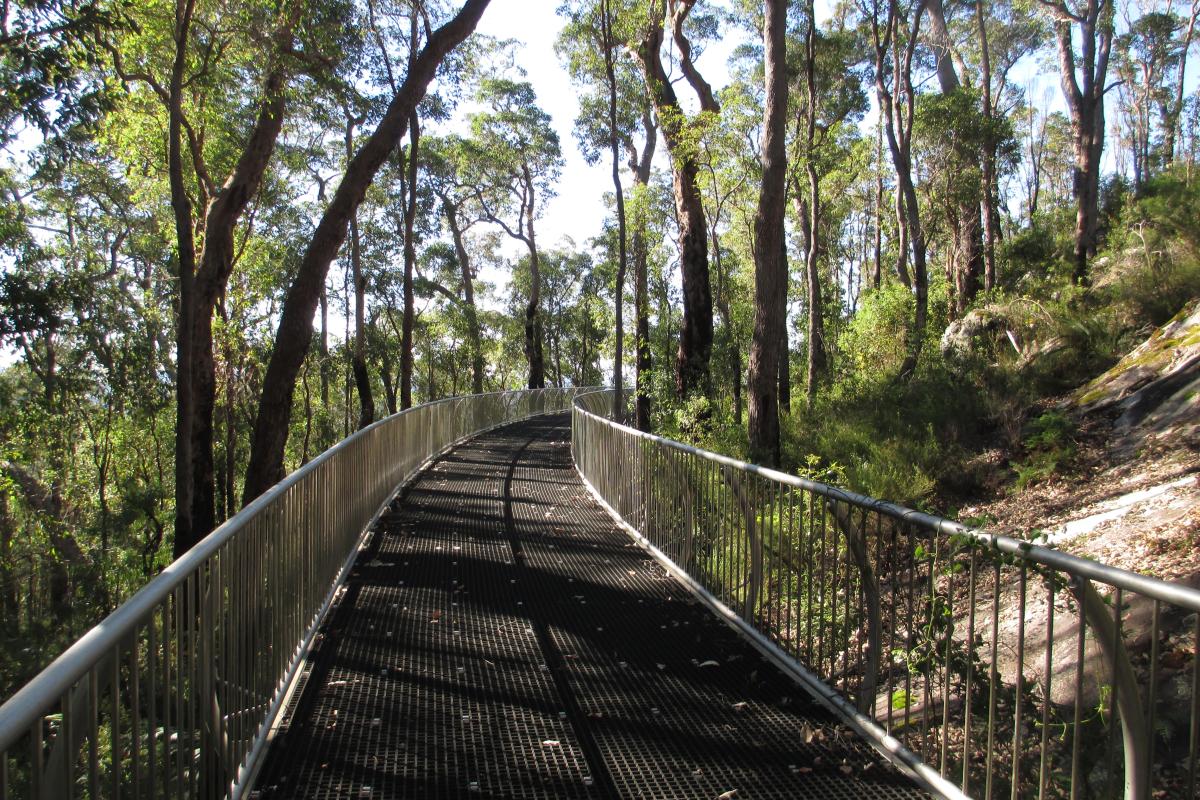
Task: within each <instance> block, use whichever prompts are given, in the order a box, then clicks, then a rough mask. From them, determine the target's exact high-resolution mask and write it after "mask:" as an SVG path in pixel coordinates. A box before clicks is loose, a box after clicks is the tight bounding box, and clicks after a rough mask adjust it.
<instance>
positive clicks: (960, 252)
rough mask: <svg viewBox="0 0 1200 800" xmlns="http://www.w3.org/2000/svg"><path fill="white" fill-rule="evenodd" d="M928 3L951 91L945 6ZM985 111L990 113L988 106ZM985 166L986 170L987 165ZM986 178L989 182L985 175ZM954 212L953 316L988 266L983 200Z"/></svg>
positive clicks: (954, 83) (942, 73)
mask: <svg viewBox="0 0 1200 800" xmlns="http://www.w3.org/2000/svg"><path fill="white" fill-rule="evenodd" d="M925 3H926V9H925V10H926V11H927V12H928V14H929V29H930V38H931V40H932V44H933V50H934V53H935V57H936V60H937V76H938V85H939V86H940V87H941V90H942V94H943V95H951V94H954V93H955V92H958V91H960V89H961V83H960V81H959V78H958V73H956V72H955V71H954V60H953V58H952V52H953V48H952V44H951V40H950V31H949V29H948V28H947V27H946V15H945V10H944V9H943V8H942V0H925ZM918 13H919V12H918ZM983 59H984V64H985V67H984V69H985V72H987V73H988V77H987V78H986V79H984V92H985V94H987V93H989V92H990V87H991V75H990V69H989V68H988V67H987V66H986V65H987V53H986V50H985V52H984V56H983ZM985 106H986V103H985ZM984 113H985V114H986V113H987V112H986V108H985V112H984ZM984 169H985V170H986V167H985V168H984ZM984 182H985V183H986V177H985V179H984ZM985 194H986V189H985ZM952 213H953V214H954V216H955V217H956V219H955V222H956V225H955V226H954V227H955V239H956V245H955V248H954V253H955V255H954V257H953V258H952V260H951V263H950V264H949V268H950V273H951V277H952V279H953V284H952V286H953V290H954V293H953V301H952V308H951V311H952V312H953V314H954V316H956V317H961V316H963V315H964V314H966V313H967V308H968V306H970V304H971V303H972V301H974V299H975V296H976V295H977V294H978V293H979V286H980V281H981V279H982V278H983V274H984V270H985V266H984V252H983V251H984V248H983V235H982V228H981V226H980V224H979V216H980V204H979V202H974V201H971V200H967V199H964V200H962V201H960V202H959V203H958V204H957V207H956V208H955V209H954V210H953V212H952Z"/></svg>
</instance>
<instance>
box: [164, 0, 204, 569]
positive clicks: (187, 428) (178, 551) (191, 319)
mask: <svg viewBox="0 0 1200 800" xmlns="http://www.w3.org/2000/svg"><path fill="white" fill-rule="evenodd" d="M194 9H195V2H194V0H176V3H175V28H174V34H173V37H174V40H175V60H174V63H173V64H172V66H171V82H170V86H169V88H168V93H169V97H168V101H167V116H168V122H167V173H168V177H169V180H170V185H171V210H172V211H173V212H174V215H175V241H176V258H175V261H176V265H177V266H178V268H179V319H178V324H177V330H176V345H175V382H176V383H175V408H176V417H175V545H174V552H175V556H176V557H177V558H178V557H179V556H181V555H183V554H184V553H186V552H187V551H188V550H190V549H191V547H192V545H193V544H195V543H196V541H197V537H196V535H195V533H194V532H193V529H192V503H193V498H194V497H195V488H194V485H193V477H192V476H193V465H192V452H193V451H192V430H193V427H194V417H195V404H196V398H195V387H194V383H193V380H192V359H193V352H194V348H193V342H194V337H195V331H194V330H193V328H194V324H195V312H196V298H195V280H196V243H195V239H194V236H193V231H192V201H191V198H189V197H188V193H187V187H186V186H184V176H183V142H182V137H183V77H184V71H185V70H186V68H187V43H188V38H189V35H190V30H191V24H192V12H193V10H194Z"/></svg>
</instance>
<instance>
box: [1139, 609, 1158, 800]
mask: <svg viewBox="0 0 1200 800" xmlns="http://www.w3.org/2000/svg"><path fill="white" fill-rule="evenodd" d="M1161 611H1162V604H1161V602H1160V601H1159V600H1157V599H1156V600H1155V601H1154V604H1153V606H1152V607H1151V612H1150V613H1151V618H1150V678H1149V681H1148V682H1147V684H1146V732H1147V733H1148V734H1149V735H1150V741H1149V742H1147V745H1146V749H1147V756H1146V763H1147V764H1151V765H1153V764H1154V745H1155V740H1156V739H1157V738H1158V733H1157V732H1156V731H1155V729H1154V726H1155V721H1156V720H1155V707H1156V706H1157V705H1158V657H1159V641H1158V639H1159V635H1160V631H1159V622H1160V612H1161ZM1153 773H1154V770H1153V769H1148V770H1146V776H1145V781H1144V782H1143V784H1142V786H1141V790H1142V795H1143V796H1144V797H1150V796H1151V788H1152V785H1153V783H1154V777H1153Z"/></svg>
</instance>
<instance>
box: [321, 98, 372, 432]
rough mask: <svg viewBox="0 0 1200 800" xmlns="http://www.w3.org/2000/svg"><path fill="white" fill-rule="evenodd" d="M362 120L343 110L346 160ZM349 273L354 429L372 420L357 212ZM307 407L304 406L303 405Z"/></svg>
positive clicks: (352, 222) (352, 226) (352, 225)
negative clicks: (355, 409)
mask: <svg viewBox="0 0 1200 800" xmlns="http://www.w3.org/2000/svg"><path fill="white" fill-rule="evenodd" d="M361 122H362V120H361V119H355V118H354V117H353V116H352V115H351V113H350V111H349V109H347V111H346V160H347V161H349V160H350V158H351V157H352V156H353V155H354V128H355V126H356V125H358V124H360V123H361ZM350 275H351V278H350V279H351V280H352V281H353V282H354V352H353V353H352V354H351V356H350V371H351V372H352V373H353V374H354V388H355V389H356V390H357V392H358V429H359V430H362V429H363V428H365V427H367V426H368V425H370V424H371V423H372V422H374V421H375V393H374V392H373V391H372V389H371V374H370V373H369V372H368V371H367V279H366V276H365V275H363V271H362V240H361V239H360V238H359V235H358V219H357V215H351V217H350ZM306 410H307V409H306Z"/></svg>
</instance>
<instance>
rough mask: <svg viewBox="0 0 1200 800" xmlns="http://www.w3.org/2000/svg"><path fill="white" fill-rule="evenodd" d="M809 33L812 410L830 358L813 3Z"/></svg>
mask: <svg viewBox="0 0 1200 800" xmlns="http://www.w3.org/2000/svg"><path fill="white" fill-rule="evenodd" d="M807 10H808V30H807V31H806V33H805V37H804V85H805V92H806V94H807V95H808V97H807V102H806V103H805V104H804V105H805V108H804V112H805V113H804V143H805V158H804V161H805V165H804V171H805V174H806V175H807V176H808V186H807V189H808V200H807V202H804V203H800V202H799V198H800V196H801V193H800V186H799V181H798V180H797V181H796V183H797V185H796V187H795V188H796V198H797V205H798V210H799V211H800V227H801V230H802V231H803V232H804V238H805V241H806V247H805V248H804V274H805V278H806V280H807V286H808V360H807V364H806V367H807V368H806V370H805V380H804V395H805V405H806V406H807V407H808V408H810V409H811V408H812V406H813V401H814V400H816V398H817V388H818V385H819V383H820V381H821V379H822V378H823V377H824V374H825V370H826V367H827V362H828V358H827V355H826V347H825V302H824V298H823V297H822V292H821V271H820V258H821V241H820V237H821V180H820V176H819V175H817V166H816V163H815V153H814V152H813V150H814V148H815V146H816V133H817V58H816V41H817V19H816V14H815V11H814V9H813V7H812V3H811V0H810V2H809V4H808V6H807Z"/></svg>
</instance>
